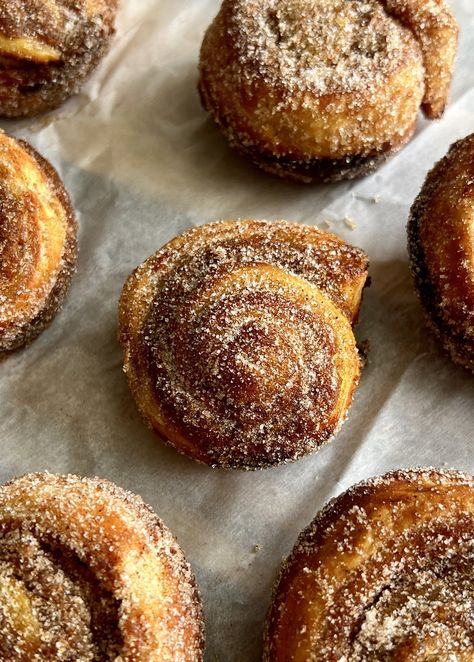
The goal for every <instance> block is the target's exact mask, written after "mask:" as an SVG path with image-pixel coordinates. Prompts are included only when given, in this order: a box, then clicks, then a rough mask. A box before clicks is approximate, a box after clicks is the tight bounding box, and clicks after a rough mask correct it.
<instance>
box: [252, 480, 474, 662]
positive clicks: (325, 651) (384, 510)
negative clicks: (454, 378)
mask: <svg viewBox="0 0 474 662" xmlns="http://www.w3.org/2000/svg"><path fill="white" fill-rule="evenodd" d="M473 561H474V478H473V477H472V476H469V475H467V474H462V473H458V472H455V471H440V470H438V469H418V470H407V471H396V472H393V473H389V474H387V475H385V476H382V477H381V478H374V479H371V480H368V481H364V482H362V483H360V484H358V485H356V486H355V487H352V488H351V489H350V490H348V491H347V492H345V493H344V494H342V495H341V496H339V497H338V498H337V499H334V500H333V501H331V502H330V503H329V504H328V505H327V506H326V508H325V509H324V510H323V511H322V512H321V513H320V514H319V515H318V516H317V517H316V519H315V520H314V521H313V522H312V524H311V525H310V526H309V527H308V528H307V529H306V530H305V531H304V532H303V533H302V534H301V536H300V538H299V540H298V542H297V544H296V546H295V548H294V550H293V552H292V554H291V555H290V557H289V559H288V560H287V561H286V562H285V564H284V566H283V569H282V571H281V575H280V578H279V580H278V582H277V584H276V586H275V590H274V596H273V604H272V606H271V609H270V611H269V614H268V620H267V628H266V634H265V655H264V660H265V662H303V661H304V662H310V661H311V662H381V661H382V660H383V661H384V662H409V661H414V660H416V661H417V662H423V661H425V662H428V661H430V662H431V661H434V660H439V661H441V660H443V662H448V661H451V660H452V661H453V662H472V661H473V660H474V631H473V627H472V611H473V608H474V588H473V587H474V582H473V576H472V575H473Z"/></svg>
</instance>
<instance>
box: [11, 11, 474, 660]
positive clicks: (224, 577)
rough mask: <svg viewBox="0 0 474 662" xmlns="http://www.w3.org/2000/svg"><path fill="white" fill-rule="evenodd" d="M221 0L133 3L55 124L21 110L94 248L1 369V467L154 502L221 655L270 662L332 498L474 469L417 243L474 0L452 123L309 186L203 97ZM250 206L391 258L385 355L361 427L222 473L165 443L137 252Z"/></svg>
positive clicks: (253, 211) (374, 368) (461, 107)
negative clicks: (107, 50)
mask: <svg viewBox="0 0 474 662" xmlns="http://www.w3.org/2000/svg"><path fill="white" fill-rule="evenodd" d="M218 6H219V2H218V1H217V0H189V1H188V2H176V0H140V2H137V1H136V0H135V1H133V0H123V2H122V4H121V10H120V12H119V13H118V26H117V28H118V30H117V38H116V40H115V41H114V42H113V48H112V51H111V55H110V58H106V60H105V61H104V66H103V67H100V68H99V69H98V70H97V72H96V73H95V74H94V76H93V77H92V78H91V79H90V80H89V82H88V83H87V85H86V86H85V88H84V93H83V94H82V95H80V96H79V97H78V98H76V99H75V100H71V102H68V103H67V104H66V106H65V107H64V108H63V109H62V110H61V111H59V112H58V113H57V114H55V116H54V122H53V123H52V124H50V125H48V126H46V127H45V126H44V123H43V120H42V119H41V120H40V118H38V119H37V120H35V121H34V122H30V123H28V124H26V123H21V124H10V123H8V126H9V128H10V130H12V129H13V128H14V130H15V132H16V133H17V135H21V136H22V137H24V138H26V139H29V140H30V142H33V143H34V145H35V147H36V148H37V149H38V150H39V151H40V152H41V153H43V154H46V155H47V156H48V158H49V159H50V160H51V162H52V163H54V165H55V166H56V167H57V168H58V170H59V172H60V174H61V177H62V178H63V180H64V182H65V184H66V186H67V188H68V190H69V191H70V193H71V196H72V199H73V201H74V207H75V208H76V210H78V212H79V214H80V216H79V224H80V243H81V250H80V253H79V263H78V271H77V273H76V275H75V277H74V279H73V282H72V286H71V290H70V292H69V295H68V297H67V298H66V301H65V305H64V307H63V310H62V312H61V315H60V316H58V317H57V318H56V320H55V322H54V324H52V325H51V327H50V328H49V329H48V332H47V333H43V334H42V335H41V337H40V338H38V340H36V341H35V342H34V343H33V344H32V345H31V346H30V347H29V348H28V349H27V350H25V351H22V352H17V353H16V354H15V355H13V356H11V357H10V358H9V359H8V360H7V361H5V362H3V364H2V365H1V369H0V372H1V375H0V438H1V448H2V462H1V471H0V473H1V475H2V478H3V480H6V479H8V478H10V477H11V476H14V475H19V474H20V473H25V472H26V471H40V470H44V469H49V470H50V471H54V472H55V473H69V472H71V473H76V474H77V473H80V474H83V475H90V476H95V475H99V476H103V477H106V478H108V479H110V480H113V481H114V482H116V483H118V484H119V485H122V486H124V487H126V488H127V489H128V490H130V491H132V492H134V493H135V494H140V495H142V496H143V498H144V499H145V501H146V502H147V503H150V504H152V506H153V508H154V510H155V511H156V512H157V513H158V514H159V515H160V517H162V519H163V520H164V521H165V522H166V524H167V525H168V526H169V528H170V530H171V531H173V533H174V534H175V535H176V537H177V539H178V541H179V543H180V545H181V547H182V548H183V550H184V551H185V553H186V557H187V559H188V561H189V562H190V563H191V565H192V568H193V570H194V572H195V573H196V576H197V580H198V583H199V587H200V589H201V592H202V596H203V603H204V608H205V620H206V642H207V644H206V662H261V659H262V654H261V648H262V632H263V621H264V617H265V613H266V611H267V608H268V606H269V602H270V596H271V587H272V584H273V582H274V580H275V575H276V573H277V571H278V569H279V567H280V565H281V561H282V558H283V557H286V556H287V555H288V554H289V552H290V551H291V548H292V547H293V545H294V543H295V540H296V538H297V536H298V534H299V532H300V531H301V530H302V529H303V528H304V527H305V526H306V525H307V524H308V522H310V521H311V519H312V518H313V517H314V514H315V512H316V511H317V510H319V509H320V508H321V507H322V506H323V504H324V503H325V502H326V501H327V500H328V499H329V498H330V497H331V496H333V495H336V494H339V493H340V492H342V491H343V490H345V489H346V488H347V487H349V485H351V484H354V483H356V482H358V481H359V480H362V479H364V478H367V476H370V475H376V474H381V473H383V472H384V471H387V470H389V469H392V468H398V467H400V466H415V465H432V464H436V465H438V466H443V465H449V466H454V467H458V468H460V469H464V470H466V471H469V472H470V473H474V456H473V453H472V441H471V440H472V429H473V427H474V412H473V409H472V402H473V398H474V382H473V380H472V377H471V375H469V374H468V373H466V372H465V371H464V370H462V369H461V368H459V367H457V366H456V365H454V364H453V363H452V361H451V360H450V359H449V357H447V356H445V355H444V354H443V353H442V352H440V351H439V346H438V344H437V343H436V342H435V341H434V340H432V337H431V334H429V333H427V330H426V326H425V324H424V322H423V315H422V310H421V306H420V304H419V301H418V300H417V298H416V295H415V293H414V290H413V284H412V279H411V276H410V272H409V267H408V258H407V253H406V219H407V217H408V211H409V208H410V205H411V204H412V202H413V200H414V199H415V197H416V196H417V194H418V193H419V191H420V188H421V186H422V184H423V180H424V178H425V176H426V173H427V172H428V170H429V169H430V168H431V167H432V166H433V165H434V163H435V162H436V161H438V160H439V159H440V158H441V157H442V156H444V154H446V152H447V150H448V148H449V145H450V144H451V143H452V142H454V141H455V140H457V139H459V138H461V137H463V136H465V135H467V134H468V133H472V132H473V131H474V121H473V117H472V108H473V107H474V96H473V92H471V91H470V90H471V88H472V87H474V69H473V67H472V53H473V52H474V7H473V4H472V1H471V0H452V2H451V6H452V7H453V10H454V12H455V14H456V18H457V20H458V22H459V23H460V24H461V25H462V26H463V29H462V31H461V34H460V49H459V57H458V68H457V71H456V75H455V78H454V80H453V88H452V96H451V103H450V105H449V106H448V107H447V109H446V113H445V115H444V118H443V120H442V122H431V123H426V122H423V121H421V122H420V126H419V130H418V132H417V134H416V137H415V140H414V141H412V142H411V143H410V144H409V145H407V147H406V148H405V149H404V150H403V151H402V152H400V154H399V155H398V156H397V157H396V158H394V159H393V160H392V161H391V162H389V163H387V164H386V165H385V166H383V167H382V168H381V169H380V170H379V171H378V172H377V173H376V174H374V175H372V176H369V177H367V178H366V179H364V180H361V181H357V182H352V183H350V184H349V183H341V184H337V185H333V186H316V187H311V188H301V187H299V186H292V185H290V184H286V183H285V182H282V181H281V180H279V179H277V178H275V177H268V176H266V175H265V174H263V173H260V172H259V171H258V170H253V169H252V168H249V165H248V163H246V162H244V161H242V160H241V159H239V157H236V155H235V154H234V153H233V152H231V151H230V150H229V149H228V147H227V145H226V143H225V141H224V140H223V139H222V137H221V136H220V134H219V132H218V131H216V129H215V127H214V126H213V125H212V123H211V122H210V121H209V118H208V116H207V115H206V113H205V112H203V111H202V109H201V108H200V104H199V98H198V96H197V94H196V84H197V77H198V74H197V68H196V63H197V59H198V55H199V46H200V43H201V39H202V36H203V34H204V32H205V30H206V28H207V26H208V25H209V23H210V21H211V20H212V18H213V17H214V16H215V14H216V12H217V10H218ZM78 111H80V112H78ZM3 126H4V127H6V126H7V123H4V124H3ZM374 199H376V200H378V203H377V204H375V202H374ZM238 216H240V217H241V218H270V219H276V218H287V219H291V220H294V221H299V222H301V223H306V224H309V225H314V226H319V227H321V228H325V229H328V228H330V229H331V231H334V232H336V233H337V234H339V235H340V236H342V237H343V238H344V239H345V241H347V242H349V243H350V244H353V245H356V246H361V247H362V248H363V249H364V250H365V251H366V252H367V254H369V255H370V258H371V267H370V271H371V277H372V284H371V286H370V288H368V289H367V290H366V292H365V295H364V303H363V315H362V317H361V322H360V324H359V326H358V328H357V337H358V338H360V339H365V338H369V339H370V352H369V362H368V365H367V367H366V368H365V369H364V371H363V375H362V379H361V382H360V385H359V388H358V391H357V395H356V397H355V399H354V402H353V405H352V407H351V410H350V420H348V421H347V424H345V425H343V427H342V428H341V430H340V432H339V434H338V437H337V440H336V441H335V442H334V443H331V444H328V445H326V446H325V447H324V448H323V449H321V450H320V451H319V452H318V453H316V454H315V455H312V456H308V457H306V458H303V459H301V460H299V461H298V462H296V463H293V464H288V465H284V466H281V467H277V468H274V469H269V470H266V471H260V472H235V471H234V472H231V471H214V470H212V469H209V468H208V467H206V466H202V465H199V464H197V463H196V462H193V461H191V460H189V459H187V458H185V457H183V456H181V455H179V454H178V453H176V451H175V450H173V449H171V448H168V447H167V446H166V445H165V444H161V443H159V442H158V443H157V439H156V435H154V434H153V433H152V432H151V431H150V430H148V429H147V428H146V426H144V425H143V421H142V420H141V418H140V416H139V415H138V413H137V408H136V405H135V402H134V401H133V398H132V397H131V396H130V391H129V388H128V385H127V380H126V378H125V376H124V375H123V373H122V350H121V348H120V346H119V344H118V343H117V342H116V329H117V302H118V299H119V296H120V291H121V288H122V286H123V283H124V281H125V279H126V277H127V276H128V274H129V273H130V272H131V271H132V270H133V269H134V268H135V267H136V265H138V264H140V263H141V262H143V260H145V259H146V258H147V257H148V256H149V255H151V254H152V253H153V252H154V251H155V250H157V249H158V248H159V247H160V246H162V245H163V244H165V243H166V242H167V241H169V240H170V239H172V238H173V237H174V236H176V235H177V234H178V233H180V232H183V231H184V230H186V229H188V228H190V227H192V226H196V225H200V224H202V223H207V222H209V221H210V220H211V219H217V218H235V217H238ZM346 216H349V217H350V218H352V219H353V220H354V221H355V224H356V227H355V228H354V229H350V228H348V227H347V226H346V224H345V223H344V222H343V219H344V218H345V217H346ZM349 423H350V425H349Z"/></svg>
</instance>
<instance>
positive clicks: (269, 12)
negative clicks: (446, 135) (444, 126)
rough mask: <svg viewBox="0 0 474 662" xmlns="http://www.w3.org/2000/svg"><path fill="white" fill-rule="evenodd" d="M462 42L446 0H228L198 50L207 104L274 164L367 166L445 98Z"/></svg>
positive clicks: (305, 173)
mask: <svg viewBox="0 0 474 662" xmlns="http://www.w3.org/2000/svg"><path fill="white" fill-rule="evenodd" d="M456 50H457V25H456V21H455V19H454V17H453V15H452V13H451V11H450V10H449V8H448V7H447V5H446V4H445V2H444V0H437V1H436V2H433V1H432V0H367V1H366V2H360V1H359V0H289V1H288V0H252V1H251V2H248V1H247V0H224V1H223V3H222V6H221V9H220V11H219V13H218V15H217V17H216V18H215V20H214V22H213V23H212V24H211V26H210V27H209V29H208V30H207V32H206V35H205V37H204V41H203V44H202V48H201V58H200V82H199V89H200V94H201V98H202V102H203V106H204V108H205V109H206V110H207V111H209V112H210V113H211V115H212V117H213V119H214V121H215V122H216V123H217V125H218V126H219V128H220V129H221V130H222V131H223V133H224V135H225V136H226V138H227V139H228V141H229V142H230V144H231V145H232V146H233V147H235V148H236V149H237V150H238V151H239V152H241V153H242V154H243V155H244V156H247V157H248V158H250V159H251V160H252V161H253V162H254V163H255V164H256V165H258V166H260V167H261V168H263V169H264V170H266V171H267V172H270V173H273V174H276V175H279V176H281V177H285V178H287V179H291V180H295V181H302V182H313V181H335V180H339V179H344V178H348V179H350V178H353V177H357V176H360V175H363V174H366V173H367V172H370V171H371V170H373V169H374V168H376V167H377V166H378V165H380V163H382V162H383V160H385V159H386V158H387V157H388V156H389V155H390V154H392V153H394V152H396V151H397V150H399V149H400V148H401V147H402V146H403V145H404V144H405V143H406V142H407V141H408V140H409V138H410V137H411V135H412V133H413V131H414V128H415V123H416V115H417V112H418V109H419V108H420V106H421V107H422V109H423V110H424V112H425V114H426V116H427V117H429V118H434V117H439V116H440V115H441V114H442V112H443V109H444V106H445V104H446V100H447V95H448V90H449V85H450V81H451V76H452V69H453V62H454V57H455V54H456Z"/></svg>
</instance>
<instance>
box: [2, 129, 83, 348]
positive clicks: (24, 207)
mask: <svg viewBox="0 0 474 662" xmlns="http://www.w3.org/2000/svg"><path fill="white" fill-rule="evenodd" d="M76 234H77V227H76V221H75V218H74V213H73V210H72V207H71V203H70V200H69V196H68V194H67V192H66V190H65V189H64V186H63V184H62V182H61V180H60V178H59V176H58V174H57V173H56V171H55V170H54V168H53V167H52V166H51V165H50V164H49V163H48V162H47V161H46V160H45V159H44V158H43V157H42V156H40V155H39V154H38V152H36V151H35V150H34V149H33V148H32V147H31V145H28V144H27V143H26V142H24V141H21V140H15V139H14V138H11V137H9V136H7V135H6V134H5V133H3V132H0V358H3V357H4V356H5V355H7V354H8V353H10V352H12V351H14V350H16V349H18V348H20V347H22V346H23V345H25V344H27V343H29V342H30V341H31V340H33V339H34V338H35V337H36V336H37V335H38V334H39V333H41V332H42V331H43V329H44V328H45V327H46V326H47V325H48V324H49V323H50V322H51V320H52V319H53V318H54V316H55V315H56V313H57V312H58V310H59V308H60V307H61V304H62V302H63V299H64V297H65V295H66V292H67V290H68V287H69V284H70V281H71V277H72V274H73V272H74V269H75V264H76V255H77V244H76Z"/></svg>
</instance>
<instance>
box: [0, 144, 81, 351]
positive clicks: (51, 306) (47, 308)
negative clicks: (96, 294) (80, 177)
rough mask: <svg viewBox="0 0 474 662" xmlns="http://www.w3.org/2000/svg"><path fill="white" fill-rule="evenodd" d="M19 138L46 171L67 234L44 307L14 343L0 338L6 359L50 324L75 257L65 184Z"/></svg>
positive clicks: (72, 217) (74, 226)
mask: <svg viewBox="0 0 474 662" xmlns="http://www.w3.org/2000/svg"><path fill="white" fill-rule="evenodd" d="M18 142H19V143H20V144H21V146H22V147H23V148H24V149H25V150H26V151H27V152H28V154H30V156H32V157H33V158H34V159H35V161H36V162H37V163H38V166H39V167H40V169H41V170H43V171H44V172H45V173H46V176H47V177H48V179H49V182H50V184H51V185H52V187H53V189H54V192H55V194H56V196H57V197H58V199H59V200H60V202H61V204H62V206H63V208H64V210H65V212H66V216H67V234H66V240H65V244H64V251H63V256H62V267H61V270H60V271H59V273H58V276H57V279H56V283H55V285H54V287H53V289H52V290H51V292H50V294H49V295H48V298H47V299H46V301H45V304H44V307H43V309H42V310H41V311H40V312H39V313H38V315H37V316H36V317H35V318H34V319H33V320H31V321H29V322H27V323H25V324H23V325H22V326H21V327H20V328H19V329H18V335H17V336H16V339H15V341H14V343H10V344H9V345H8V347H2V344H1V342H0V361H1V360H3V359H5V358H6V357H7V356H9V355H10V354H11V353H12V352H14V351H16V350H18V349H20V348H21V347H24V346H25V345H28V344H29V343H31V342H32V341H33V340H35V338H37V336H39V335H40V333H41V332H42V331H44V330H45V329H46V328H47V327H48V326H49V324H51V322H52V321H53V319H54V317H55V316H56V314H57V313H58V312H59V310H60V308H61V306H62V303H63V301H64V298H65V296H66V293H67V291H68V289H69V285H70V283H71V279H72V276H73V274H74V271H75V266H76V260H77V223H76V219H75V215H74V210H73V207H72V204H71V199H70V197H69V195H68V193H67V191H66V189H65V187H64V184H63V182H62V180H61V178H60V177H59V175H58V173H57V172H56V170H55V168H54V167H53V166H52V165H51V163H49V161H47V160H46V159H45V158H44V157H43V156H41V154H39V153H38V152H37V151H36V150H35V149H34V148H33V147H32V146H31V145H30V144H29V143H27V142H26V141H25V140H18Z"/></svg>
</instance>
